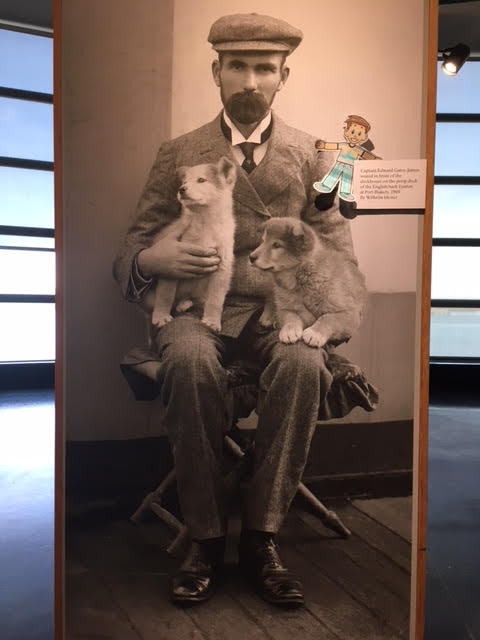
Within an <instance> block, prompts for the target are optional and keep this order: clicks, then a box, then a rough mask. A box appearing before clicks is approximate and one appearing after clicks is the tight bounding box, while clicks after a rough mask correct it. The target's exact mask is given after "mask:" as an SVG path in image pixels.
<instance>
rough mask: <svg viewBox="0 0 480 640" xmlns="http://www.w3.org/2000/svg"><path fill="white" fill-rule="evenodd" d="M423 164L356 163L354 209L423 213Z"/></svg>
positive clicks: (404, 161) (384, 161)
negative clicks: (408, 210) (400, 210)
mask: <svg viewBox="0 0 480 640" xmlns="http://www.w3.org/2000/svg"><path fill="white" fill-rule="evenodd" d="M426 169H427V161H426V160H357V162H355V165H354V170H353V194H354V196H355V201H356V203H357V209H424V208H425V177H426Z"/></svg>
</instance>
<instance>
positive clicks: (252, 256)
mask: <svg viewBox="0 0 480 640" xmlns="http://www.w3.org/2000/svg"><path fill="white" fill-rule="evenodd" d="M249 258H250V262H251V263H252V264H253V263H254V262H255V260H256V259H257V256H255V255H253V253H251V254H250V256H249Z"/></svg>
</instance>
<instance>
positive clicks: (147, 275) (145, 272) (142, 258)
mask: <svg viewBox="0 0 480 640" xmlns="http://www.w3.org/2000/svg"><path fill="white" fill-rule="evenodd" d="M134 266H136V268H137V269H136V270H137V275H138V276H139V277H140V278H142V279H143V280H145V281H146V282H147V281H150V280H151V279H152V277H153V273H152V271H151V268H150V264H149V260H148V249H142V250H141V251H139V252H138V253H137V255H136V257H135V261H134Z"/></svg>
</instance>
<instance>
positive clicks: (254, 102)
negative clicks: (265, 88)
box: [225, 91, 270, 124]
mask: <svg viewBox="0 0 480 640" xmlns="http://www.w3.org/2000/svg"><path fill="white" fill-rule="evenodd" d="M225 108H226V110H227V112H228V113H229V114H230V116H231V117H232V118H233V119H234V120H236V121H237V122H240V123H242V124H253V123H254V122H258V121H259V120H261V119H262V118H264V117H265V116H266V115H267V112H268V110H269V108H270V105H269V104H268V102H267V100H266V99H265V96H264V95H263V94H262V93H252V92H251V91H239V92H237V93H234V94H232V95H231V96H230V97H229V98H228V100H227V102H226V104H225Z"/></svg>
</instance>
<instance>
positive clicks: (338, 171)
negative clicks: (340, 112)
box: [313, 115, 380, 202]
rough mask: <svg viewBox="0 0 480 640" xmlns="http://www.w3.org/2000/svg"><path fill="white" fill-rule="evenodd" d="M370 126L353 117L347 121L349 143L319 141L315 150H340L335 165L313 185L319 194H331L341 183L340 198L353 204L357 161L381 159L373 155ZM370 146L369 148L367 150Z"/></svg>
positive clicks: (344, 131)
mask: <svg viewBox="0 0 480 640" xmlns="http://www.w3.org/2000/svg"><path fill="white" fill-rule="evenodd" d="M370 128H371V127H370V124H369V123H368V122H367V121H366V120H365V118H362V117H361V116H355V115H351V116H348V117H347V119H346V120H345V127H344V129H343V137H344V138H345V140H346V141H347V142H326V141H325V140H317V141H316V143H315V148H316V149H318V151H319V152H321V151H330V150H334V151H336V150H339V151H340V153H339V154H338V156H337V159H336V161H335V164H334V165H333V167H332V168H331V169H330V171H329V172H328V173H327V174H326V175H325V176H324V177H323V179H322V180H320V181H319V182H315V183H314V184H313V188H314V189H315V190H316V191H318V192H319V193H330V192H331V191H333V189H334V188H335V186H336V184H337V183H338V182H340V191H339V194H338V195H339V197H340V198H341V199H342V200H346V201H347V202H353V201H354V200H355V196H354V195H353V193H352V184H353V166H354V164H355V162H356V161H357V160H377V159H380V158H379V156H376V155H375V154H373V153H372V149H374V148H375V147H374V145H373V144H372V142H371V141H370V140H369V139H368V132H369V131H370ZM367 146H368V148H367Z"/></svg>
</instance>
